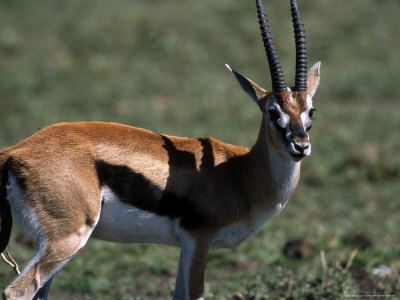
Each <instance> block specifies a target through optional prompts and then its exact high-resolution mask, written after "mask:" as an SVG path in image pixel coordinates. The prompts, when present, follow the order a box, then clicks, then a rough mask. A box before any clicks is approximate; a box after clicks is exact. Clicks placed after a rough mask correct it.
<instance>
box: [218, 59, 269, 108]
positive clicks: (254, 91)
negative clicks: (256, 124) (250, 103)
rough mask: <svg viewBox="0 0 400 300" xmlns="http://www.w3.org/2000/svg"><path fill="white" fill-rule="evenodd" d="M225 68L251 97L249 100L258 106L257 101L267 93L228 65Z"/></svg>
mask: <svg viewBox="0 0 400 300" xmlns="http://www.w3.org/2000/svg"><path fill="white" fill-rule="evenodd" d="M225 66H226V67H227V68H228V70H229V71H231V72H232V73H233V75H235V77H236V79H237V81H238V82H239V84H240V86H241V87H242V89H243V90H244V91H245V92H246V93H247V94H248V95H249V96H250V97H251V99H253V100H254V101H255V102H256V103H257V104H258V105H260V103H259V101H260V100H261V99H263V98H264V97H265V96H266V95H267V94H268V91H267V90H265V89H263V88H262V87H260V86H259V85H258V84H257V83H255V82H253V81H252V80H250V79H248V78H247V77H244V76H243V75H241V74H239V73H238V72H236V71H235V70H233V69H232V68H231V67H230V66H229V65H227V64H226V65H225Z"/></svg>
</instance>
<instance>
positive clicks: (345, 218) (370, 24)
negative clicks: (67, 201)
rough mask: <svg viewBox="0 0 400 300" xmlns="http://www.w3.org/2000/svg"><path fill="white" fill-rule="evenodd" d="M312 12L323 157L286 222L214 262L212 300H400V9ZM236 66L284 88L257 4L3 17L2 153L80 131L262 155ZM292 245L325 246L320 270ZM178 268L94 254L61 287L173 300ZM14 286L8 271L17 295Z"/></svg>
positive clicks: (151, 249)
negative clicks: (197, 142)
mask: <svg viewBox="0 0 400 300" xmlns="http://www.w3.org/2000/svg"><path fill="white" fill-rule="evenodd" d="M287 2H289V1H287ZM299 2H300V3H299V5H300V8H301V12H302V16H303V20H304V23H305V26H306V30H307V36H308V49H309V61H310V63H309V66H311V64H312V63H314V62H316V61H318V60H321V61H322V70H321V72H322V79H321V85H320V88H319V90H318V92H317V95H316V97H315V106H316V108H317V110H318V111H317V116H316V121H315V123H314V125H313V129H312V133H311V138H312V145H313V154H312V156H311V158H309V159H307V160H305V161H304V163H303V166H302V177H301V179H300V183H299V187H298V188H297V190H296V192H295V194H294V195H293V197H292V199H291V201H290V202H289V204H288V205H287V207H286V208H285V210H284V211H283V212H282V213H281V214H280V215H279V216H278V217H276V218H274V219H273V220H271V221H270V222H269V223H267V224H266V225H265V226H264V228H263V230H262V231H261V232H260V233H259V234H258V235H257V236H256V237H255V238H252V239H250V240H249V241H247V242H245V243H244V244H243V245H241V246H240V247H238V248H236V249H230V250H213V251H211V252H210V255H209V263H208V265H207V275H206V276H207V284H206V297H207V298H208V299H340V298H344V297H345V296H346V295H348V296H349V295H358V294H379V295H394V297H390V298H389V299H393V298H396V297H397V298H399V297H400V282H399V280H400V279H399V273H400V259H399V257H400V227H399V224H400V202H399V201H398V195H400V185H399V181H400V155H399V153H400V139H399V138H398V128H400V118H399V111H400V102H399V101H398V98H399V96H398V95H400V85H399V84H398V83H397V81H398V80H396V79H397V77H398V75H397V74H398V70H399V69H400V54H399V52H398V51H397V50H396V49H399V46H400V45H399V43H400V40H399V39H398V38H396V37H397V31H398V28H399V26H400V24H399V23H400V20H399V18H398V12H399V9H400V4H399V3H398V1H396V0H385V1H379V3H378V2H376V1H373V0H364V1H345V0H337V1H334V2H332V1H331V2H329V1H317V0H307V1H306V0H304V1H299ZM265 7H266V9H267V11H268V16H269V19H270V23H271V27H272V32H273V35H274V39H275V43H276V46H277V48H278V53H279V55H280V59H281V63H282V65H283V71H284V73H285V76H286V80H287V81H288V82H292V81H293V73H294V49H293V39H292V29H291V24H290V13H289V4H288V3H286V2H285V1H278V0H273V1H272V0H271V1H269V2H265ZM224 63H229V64H230V65H231V66H232V67H234V68H235V69H237V70H238V71H240V72H242V73H243V74H245V75H247V76H249V77H250V78H252V79H254V80H255V81H256V82H258V83H260V84H261V85H263V86H265V87H269V78H268V77H266V74H267V73H268V72H267V69H266V59H265V55H264V50H263V48H262V44H261V41H260V35H259V32H258V28H257V21H256V18H255V9H254V5H253V4H252V3H248V1H236V2H233V1H228V0H219V1H211V0H203V1H189V2H185V3H183V2H182V1H178V0H171V1H168V2H165V1H151V2H149V1H133V2H132V1H126V0H118V1H113V2H109V1H105V0H95V1H86V2H82V1H78V0H72V1H63V2H59V1H48V0H40V1H35V2H29V1H22V0H16V1H3V2H1V3H0V70H1V72H0V147H1V148H3V147H6V146H9V145H12V144H14V143H16V142H18V141H19V140H21V139H23V138H24V137H27V136H29V135H31V134H32V133H34V132H36V131H37V130H38V128H42V127H44V126H47V125H50V124H52V123H56V122H61V121H79V120H103V121H114V122H121V123H126V124H132V125H135V126H139V127H145V128H148V129H151V130H155V131H158V132H162V133H168V134H173V135H184V136H204V135H211V136H213V137H215V138H218V139H221V140H223V141H226V142H229V143H235V144H243V145H246V146H251V145H252V143H253V142H254V141H255V138H256V136H257V133H258V126H259V122H260V118H261V116H260V114H259V111H258V109H257V107H256V106H255V105H254V104H253V103H252V101H251V100H249V99H248V98H247V96H246V95H245V94H244V93H243V92H242V91H241V90H240V88H239V87H238V86H237V84H236V82H235V80H234V79H233V78H232V75H231V74H229V72H227V71H226V69H225V67H224ZM360 233H362V234H363V235H365V236H367V237H368V238H369V240H370V241H371V243H372V246H370V247H368V248H367V249H364V250H363V249H361V248H360V245H357V244H354V243H351V242H349V237H351V236H354V235H357V234H360ZM291 238H300V239H302V240H303V241H305V242H306V243H307V244H309V245H310V248H311V254H310V255H309V257H307V258H305V259H301V260H290V259H288V258H286V257H285V256H284V255H283V254H282V249H283V247H284V244H285V242H286V241H287V240H289V239H291ZM357 247H358V248H359V249H358V252H357V255H356V256H355V258H354V260H353V261H352V263H351V266H350V267H349V268H348V269H346V267H345V266H346V264H347V263H348V262H349V259H350V257H351V253H352V252H353V250H354V249H355V248H357ZM10 249H11V251H12V253H13V254H14V255H15V258H16V259H17V260H18V261H19V262H20V264H21V265H24V264H26V263H27V262H28V261H29V259H30V258H31V257H32V255H33V246H32V243H31V241H30V240H29V239H28V238H27V237H26V236H24V235H23V234H21V232H20V231H19V230H18V229H15V230H14V234H13V238H12V241H11V243H10ZM321 251H322V253H324V256H325V263H326V264H324V260H323V259H321ZM177 258H178V250H177V249H174V248H170V247H167V246H156V245H119V244H112V243H104V242H101V241H96V240H90V241H89V243H88V245H87V246H86V247H85V248H84V249H83V250H82V251H81V252H80V253H79V254H78V255H77V256H76V257H74V258H73V259H72V260H71V262H70V263H69V264H67V265H66V267H65V268H64V269H63V270H62V271H60V272H59V274H58V275H57V276H56V278H55V280H54V282H53V285H52V290H51V296H52V298H53V299H154V298H157V299H165V298H169V297H170V294H171V292H172V290H173V285H174V276H175V274H176V270H175V269H176V266H177ZM325 265H326V267H325ZM382 265H383V266H387V267H389V268H391V270H392V271H391V273H390V275H388V276H387V277H380V276H376V275H374V274H373V270H374V269H376V268H378V267H380V266H382ZM13 278H14V274H13V272H12V270H11V269H10V268H8V267H7V266H6V265H5V264H1V267H0V287H1V289H3V288H4V287H6V286H7V285H8V284H9V283H10V282H11V281H12V279H13Z"/></svg>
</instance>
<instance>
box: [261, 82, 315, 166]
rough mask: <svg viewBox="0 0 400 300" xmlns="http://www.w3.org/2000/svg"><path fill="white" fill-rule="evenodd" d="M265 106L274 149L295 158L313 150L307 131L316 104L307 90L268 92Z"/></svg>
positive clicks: (308, 153)
mask: <svg viewBox="0 0 400 300" xmlns="http://www.w3.org/2000/svg"><path fill="white" fill-rule="evenodd" d="M264 105H265V107H263V108H262V110H263V111H264V113H265V115H266V118H265V120H266V122H268V124H266V126H267V127H268V129H269V130H268V139H269V143H270V145H271V146H272V147H273V148H274V150H275V151H277V152H280V153H282V154H284V155H286V156H287V157H288V158H289V159H291V160H293V161H296V162H297V161H300V160H301V159H303V158H304V157H306V156H309V155H310V154H311V143H310V137H309V135H308V132H309V131H310V129H311V124H312V116H313V112H314V108H313V106H312V100H311V97H310V96H309V95H307V93H299V92H291V91H290V89H289V88H288V91H287V92H283V93H279V94H277V95H275V94H274V93H271V94H269V95H268V96H267V97H266V101H265V102H264Z"/></svg>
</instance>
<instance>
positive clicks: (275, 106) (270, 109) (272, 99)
mask: <svg viewBox="0 0 400 300" xmlns="http://www.w3.org/2000/svg"><path fill="white" fill-rule="evenodd" d="M320 66H321V63H320V62H317V63H316V64H314V65H313V66H312V67H311V69H310V71H309V72H308V74H307V90H306V91H301V92H300V91H292V90H291V89H290V88H286V90H285V91H283V92H279V93H274V92H273V90H272V89H269V90H265V89H263V88H262V87H260V86H259V85H258V84H256V83H255V82H253V81H252V80H250V79H248V78H246V77H244V76H243V75H241V74H239V73H238V72H236V71H235V70H233V69H232V68H230V67H229V66H228V65H227V67H228V69H229V70H230V71H231V72H232V73H233V74H234V75H235V77H236V79H237V80H238V82H239V84H240V86H241V87H242V88H243V90H244V91H245V92H246V93H247V94H248V95H249V96H250V97H251V98H252V99H253V100H254V101H255V102H256V103H257V104H258V106H259V107H260V109H261V111H262V113H263V114H264V115H265V118H264V119H265V120H266V122H268V123H267V124H264V125H265V126H266V127H267V128H268V130H267V133H268V142H269V144H270V145H271V147H272V148H273V149H274V150H275V151H277V152H279V153H282V154H284V155H286V156H287V157H288V158H289V159H291V160H293V161H296V162H297V161H300V160H301V159H303V158H304V157H306V156H309V155H310V154H311V144H310V137H309V136H308V132H309V131H310V129H311V119H312V116H313V113H314V108H313V105H312V97H313V96H314V94H315V92H316V90H317V87H318V84H319V79H320Z"/></svg>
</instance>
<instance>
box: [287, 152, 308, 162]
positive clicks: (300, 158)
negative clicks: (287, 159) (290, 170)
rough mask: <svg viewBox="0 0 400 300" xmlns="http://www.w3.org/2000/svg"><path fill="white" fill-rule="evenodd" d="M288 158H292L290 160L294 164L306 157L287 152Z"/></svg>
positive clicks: (301, 154) (302, 154)
mask: <svg viewBox="0 0 400 300" xmlns="http://www.w3.org/2000/svg"><path fill="white" fill-rule="evenodd" d="M289 154H290V156H291V157H292V159H293V160H294V161H296V162H298V161H300V160H302V159H303V158H304V157H306V156H307V155H306V154H304V153H294V152H289Z"/></svg>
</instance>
